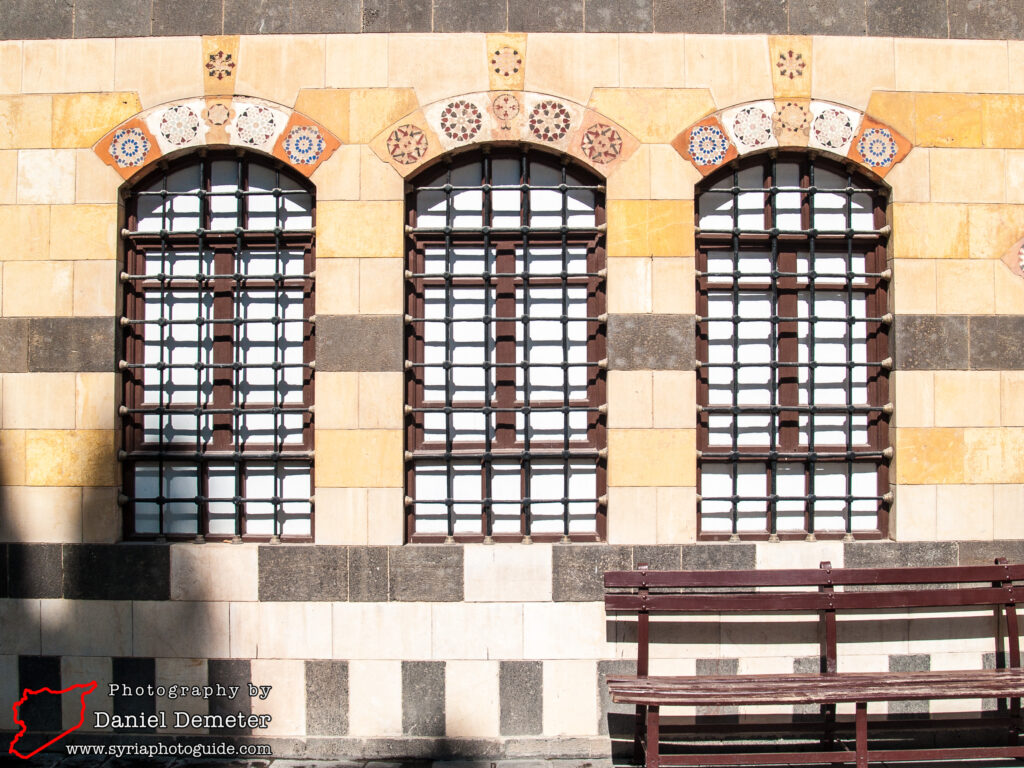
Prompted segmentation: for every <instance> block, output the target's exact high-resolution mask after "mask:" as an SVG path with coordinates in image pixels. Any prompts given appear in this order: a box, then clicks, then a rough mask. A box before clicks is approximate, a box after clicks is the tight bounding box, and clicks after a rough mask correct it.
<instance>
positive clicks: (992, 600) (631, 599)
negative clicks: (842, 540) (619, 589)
mask: <svg viewBox="0 0 1024 768" xmlns="http://www.w3.org/2000/svg"><path fill="white" fill-rule="evenodd" d="M1019 591H1020V590H1019V589H1018V588H1016V587H1010V588H1004V587H973V588H965V589H956V590H947V589H905V590H889V591H884V592H882V591H877V592H876V591H865V592H834V593H824V592H742V593H740V592H735V593H724V592H718V593H693V594H683V595H679V594H671V595H665V594H653V595H646V596H642V595H636V594H617V593H612V594H608V595H606V596H605V599H604V606H605V610H606V611H640V610H643V609H645V608H646V610H648V611H669V612H678V613H709V612H711V613H718V612H722V613H731V612H740V613H763V612H765V611H821V610H825V609H826V608H834V609H836V610H840V611H841V610H872V609H882V608H942V607H957V606H971V605H999V604H1000V603H1007V602H1010V601H1011V600H1015V599H1016V597H1017V593H1018V592H1019ZM1020 596H1021V597H1022V598H1024V592H1022V593H1021V595H1020Z"/></svg>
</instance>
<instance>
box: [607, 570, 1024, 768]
mask: <svg viewBox="0 0 1024 768" xmlns="http://www.w3.org/2000/svg"><path fill="white" fill-rule="evenodd" d="M1022 580H1024V565H1008V564H1006V561H1005V560H1003V559H999V560H996V564H995V565H988V566H954V567H934V568H882V569H867V568H832V567H831V565H830V564H829V563H822V564H821V567H820V568H818V569H803V570H755V571H651V570H648V569H647V568H646V566H643V565H642V566H641V567H640V569H639V570H636V571H610V572H608V573H606V574H605V577H604V584H605V589H606V595H605V610H606V612H607V613H609V614H614V613H620V612H631V613H636V615H637V623H636V629H637V674H636V675H610V676H609V677H608V688H609V691H610V694H611V698H612V701H614V702H616V703H626V704H633V705H636V734H635V747H634V749H635V756H636V759H637V762H645V763H646V765H647V766H648V768H658V767H659V766H692V765H751V764H779V763H783V764H786V763H788V764H794V763H819V762H823V763H856V765H857V766H858V768H865V767H866V766H867V765H868V764H869V762H872V761H879V760H884V761H900V760H937V759H955V758H958V757H959V758H992V757H999V758H1011V757H1012V758H1021V757H1024V746H1021V745H1019V744H1018V734H1019V731H1020V729H1021V717H1020V715H1021V708H1020V698H1019V697H1021V696H1024V670H1022V669H1021V656H1020V632H1019V626H1018V621H1017V609H1016V601H1017V599H1019V598H1024V588H1022V587H1021V586H1018V582H1020V581H1022ZM982 606H988V607H993V608H994V609H995V610H994V613H995V616H994V617H993V620H992V623H993V625H994V626H995V627H996V628H995V630H994V648H993V649H994V650H995V651H996V658H997V660H998V662H999V663H998V664H997V666H999V667H1000V668H997V669H972V670H963V671H942V672H883V673H875V672H859V673H852V672H850V673H848V672H843V673H840V672H838V671H837V648H838V646H839V645H840V643H839V638H838V634H839V629H840V626H839V625H837V620H836V614H837V613H843V612H846V614H845V615H850V613H851V612H852V616H856V615H857V614H856V613H855V612H857V611H861V612H872V613H873V614H874V615H876V617H877V614H878V612H880V611H888V610H895V611H901V614H900V615H902V613H905V612H908V611H909V612H910V615H911V620H913V618H912V616H913V610H914V609H922V608H954V609H956V608H964V609H970V608H972V607H982ZM777 613H790V614H801V613H802V614H804V615H805V617H806V615H807V614H810V617H811V618H812V619H813V617H814V614H817V619H816V621H817V623H818V625H817V628H818V633H819V639H820V644H821V658H820V662H821V671H820V672H817V673H809V674H804V673H800V674H796V673H794V674H767V675H765V674H760V675H696V676H692V677H690V676H687V677H672V676H651V675H650V674H648V671H649V660H650V640H651V621H650V618H651V616H652V615H654V614H730V615H737V614H739V615H742V614H751V615H757V614H762V615H763V614H777ZM1000 616H1002V617H1005V625H1003V624H1002V623H1001V622H1000V621H998V620H996V619H997V618H998V617H1000ZM794 620H798V617H796V616H794ZM805 620H806V618H805ZM952 620H953V621H956V619H955V618H954V619H952ZM657 623H659V622H656V624H657ZM766 626H769V627H771V626H780V625H778V624H774V623H773V624H767V625H766ZM1004 631H1005V638H1003V637H1002V632H1004ZM1004 639H1005V642H1006V649H1005V652H1004V645H1003V643H1004ZM1006 659H1008V662H1009V664H1008V666H1007V665H1006V663H1005V660H1006ZM980 698H994V699H1007V700H1008V702H1007V703H1006V704H1005V706H1004V708H1003V709H1002V711H1001V712H997V713H991V714H994V715H996V717H991V718H989V717H986V718H984V719H983V718H980V717H979V718H971V719H970V720H968V721H963V720H957V721H956V722H955V724H952V723H950V721H939V722H938V724H939V725H942V726H943V727H944V728H946V729H949V728H953V727H957V728H960V727H964V726H965V725H967V724H971V723H973V724H975V725H977V724H984V725H985V726H986V727H993V726H995V727H999V728H1005V733H1006V734H1007V738H1006V739H1005V741H1003V743H1002V744H1001V745H999V746H992V745H989V744H987V743H985V744H982V745H975V746H962V745H957V746H951V747H937V746H933V745H927V746H926V747H924V748H914V749H910V748H906V747H905V746H903V747H901V748H898V749H894V748H884V749H883V748H870V747H869V745H868V717H867V704H868V702H890V701H920V700H930V699H980ZM844 703H845V704H853V705H854V707H855V710H854V718H853V736H854V744H855V749H853V750H852V751H851V750H849V749H848V748H846V747H845V746H844V745H843V744H842V741H841V740H840V739H837V735H836V734H837V728H840V727H841V728H846V727H847V724H846V723H837V718H836V705H838V704H844ZM737 704H769V705H784V704H812V705H820V711H821V716H820V718H818V717H817V716H814V720H815V721H816V723H815V724H814V726H813V727H814V728H815V729H817V733H818V734H819V738H816V739H815V741H814V742H813V743H811V744H809V745H804V746H805V747H806V750H803V749H802V750H799V751H792V750H793V748H792V746H790V747H788V749H790V750H791V751H766V750H765V749H764V748H763V747H761V748H760V750H759V751H757V752H750V751H744V750H749V749H750V748H751V747H750V745H749V744H739V743H736V744H735V745H733V744H730V743H728V742H727V743H726V744H725V745H724V746H723V745H716V747H715V750H714V751H709V750H708V749H707V747H705V748H704V752H703V753H701V754H695V753H692V752H688V753H686V754H674V753H673V754H663V751H664V750H663V749H662V747H661V744H660V742H661V741H663V737H664V736H665V733H664V731H663V724H662V718H661V714H660V708H661V707H665V706H712V707H713V706H735V705H737ZM987 714H988V713H987ZM932 724H933V725H935V723H932ZM887 725H888V726H890V727H891V726H892V725H894V723H891V722H890V723H887ZM902 726H903V727H905V726H906V722H904V723H902ZM697 727H698V728H699V726H697ZM882 727H883V724H882V722H876V719H875V718H874V717H873V718H872V728H882ZM693 728H694V727H693V726H691V731H692V730H693ZM773 730H775V729H774V728H773ZM988 741H989V742H990V741H991V738H989V739H988ZM1001 741H1002V740H1001Z"/></svg>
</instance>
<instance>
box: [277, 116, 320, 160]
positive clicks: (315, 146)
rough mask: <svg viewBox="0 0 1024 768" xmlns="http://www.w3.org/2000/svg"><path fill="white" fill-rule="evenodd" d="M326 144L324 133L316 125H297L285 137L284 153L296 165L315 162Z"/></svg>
mask: <svg viewBox="0 0 1024 768" xmlns="http://www.w3.org/2000/svg"><path fill="white" fill-rule="evenodd" d="M325 146H326V144H325V142H324V137H323V134H322V133H320V129H319V128H317V127H316V126H314V125H297V126H295V127H294V128H292V129H291V130H290V131H289V132H288V135H287V136H286V137H285V139H284V153H285V154H286V155H287V156H288V159H289V160H291V161H292V162H293V163H294V164H295V165H310V164H312V163H315V162H316V161H317V160H319V159H320V155H321V154H323V151H324V147H325Z"/></svg>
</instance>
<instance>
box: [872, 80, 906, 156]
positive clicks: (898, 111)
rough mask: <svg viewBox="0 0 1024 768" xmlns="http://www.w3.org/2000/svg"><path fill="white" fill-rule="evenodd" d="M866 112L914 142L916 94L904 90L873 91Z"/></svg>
mask: <svg viewBox="0 0 1024 768" xmlns="http://www.w3.org/2000/svg"><path fill="white" fill-rule="evenodd" d="M866 111H867V113H868V114H869V115H871V116H872V117H873V118H875V119H876V120H878V121H880V122H883V123H885V124H886V125H890V126H892V127H893V128H895V129H896V130H897V131H899V132H900V133H902V134H903V135H904V136H906V137H907V141H909V142H910V143H911V144H913V143H914V142H915V134H916V132H917V94H914V93H907V92H905V91H874V92H873V93H872V94H871V98H870V99H869V100H868V108H867V110H866Z"/></svg>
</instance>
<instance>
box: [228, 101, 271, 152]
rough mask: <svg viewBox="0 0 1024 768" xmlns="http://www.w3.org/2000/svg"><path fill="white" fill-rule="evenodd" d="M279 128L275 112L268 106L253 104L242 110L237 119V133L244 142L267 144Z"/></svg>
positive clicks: (255, 145) (254, 145) (253, 145)
mask: <svg viewBox="0 0 1024 768" xmlns="http://www.w3.org/2000/svg"><path fill="white" fill-rule="evenodd" d="M276 130H277V121H276V120H274V113H273V112H272V111H271V110H269V109H268V108H267V107H261V106H259V105H258V104H253V105H252V106H250V107H247V108H246V109H244V110H242V114H240V115H239V116H238V119H237V120H236V121H235V135H236V136H237V137H238V139H239V141H241V142H242V143H243V144H248V145H249V146H252V147H258V146H261V145H263V144H266V143H267V142H268V141H269V140H270V138H271V136H273V135H274V132H275V131H276Z"/></svg>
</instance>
